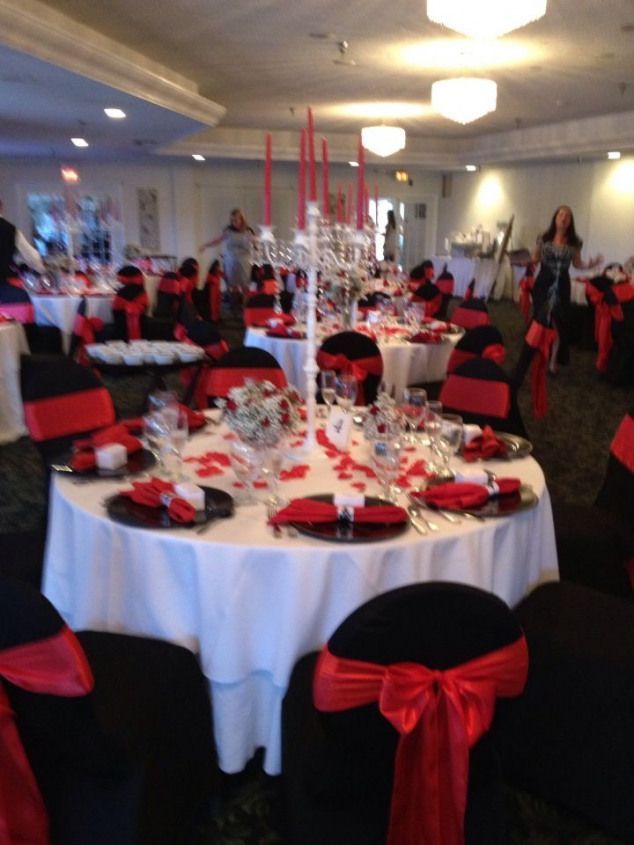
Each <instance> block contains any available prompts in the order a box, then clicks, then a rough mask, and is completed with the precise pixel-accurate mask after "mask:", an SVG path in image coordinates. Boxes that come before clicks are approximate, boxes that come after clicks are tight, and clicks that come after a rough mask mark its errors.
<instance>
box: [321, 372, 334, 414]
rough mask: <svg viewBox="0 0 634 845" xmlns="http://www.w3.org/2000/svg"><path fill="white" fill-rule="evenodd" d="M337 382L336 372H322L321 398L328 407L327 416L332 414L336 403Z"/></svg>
mask: <svg viewBox="0 0 634 845" xmlns="http://www.w3.org/2000/svg"><path fill="white" fill-rule="evenodd" d="M336 381H337V373H336V372H335V371H334V370H321V372H320V373H319V386H320V389H321V398H322V399H323V400H324V402H325V403H326V405H328V411H327V412H326V415H328V414H329V413H330V409H331V408H332V406H333V404H334V402H335V385H336Z"/></svg>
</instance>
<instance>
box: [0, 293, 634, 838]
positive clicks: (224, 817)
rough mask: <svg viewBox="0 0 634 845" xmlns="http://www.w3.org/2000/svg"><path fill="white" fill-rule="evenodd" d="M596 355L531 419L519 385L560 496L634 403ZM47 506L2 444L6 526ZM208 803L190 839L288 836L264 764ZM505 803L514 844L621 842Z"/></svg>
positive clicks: (542, 810) (514, 322)
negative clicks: (599, 367)
mask: <svg viewBox="0 0 634 845" xmlns="http://www.w3.org/2000/svg"><path fill="white" fill-rule="evenodd" d="M490 313H491V317H492V320H493V322H494V324H495V325H496V326H497V327H498V328H499V329H500V330H501V331H502V334H503V336H504V340H505V344H506V347H507V363H506V366H507V368H508V369H509V370H510V369H511V368H512V366H513V364H514V363H515V361H516V360H517V357H518V354H519V349H520V346H521V341H522V336H523V320H522V317H521V314H520V312H519V309H518V308H517V306H516V305H514V304H513V303H510V302H507V301H504V302H499V303H495V302H494V303H491V304H490ZM586 329H587V326H586ZM222 330H223V333H224V335H225V337H226V339H227V341H228V342H229V344H230V345H231V346H234V345H237V344H238V343H240V342H241V340H242V335H243V328H242V326H241V325H240V324H239V322H238V321H236V320H235V319H232V318H230V317H229V316H227V317H226V319H225V321H224V323H223V325H222ZM586 334H587V332H586ZM595 354H596V353H595V352H593V351H592V350H590V349H584V348H580V347H575V348H573V349H572V355H571V364H570V365H569V366H568V367H565V368H562V369H561V370H560V374H559V375H558V376H557V377H556V378H550V379H549V382H548V401H549V412H548V415H547V416H546V418H545V419H544V420H541V421H535V420H534V419H533V417H532V413H531V410H530V395H529V385H528V380H527V381H526V383H525V385H524V386H523V388H522V390H521V391H520V396H519V402H520V408H521V411H522V414H523V417H524V422H525V425H526V428H527V430H528V434H529V438H530V440H531V441H532V443H533V445H534V456H535V458H536V459H537V460H538V461H539V462H540V463H541V465H542V467H543V469H544V472H545V474H546V479H547V483H548V487H549V490H550V493H551V496H552V497H553V499H562V500H566V501H570V502H574V503H579V504H590V503H591V502H592V500H593V498H594V496H595V494H596V492H597V490H598V488H599V485H600V482H601V479H602V476H603V472H604V469H605V463H606V459H607V454H608V448H609V443H610V440H611V438H612V435H613V433H614V431H615V429H616V427H617V425H618V423H619V422H620V420H621V418H622V417H623V415H624V414H625V413H626V411H627V410H628V409H629V407H630V406H631V405H632V404H633V402H632V399H633V391H632V389H631V388H615V387H612V386H610V385H608V384H607V383H606V382H605V381H602V380H601V379H600V378H599V377H598V376H597V374H596V371H595V369H594V359H595ZM108 387H109V388H110V389H111V391H112V394H113V396H114V399H115V403H116V405H117V409H118V411H119V413H120V414H121V415H129V414H131V413H135V412H136V405H137V403H138V396H139V391H140V390H141V389H143V385H141V384H140V383H139V382H138V381H137V380H136V379H130V378H126V379H119V380H116V381H114V380H110V381H108ZM44 507H45V497H44V481H43V473H42V470H41V466H40V462H39V458H38V455H37V453H36V451H35V449H34V448H33V446H32V445H31V443H30V442H29V440H28V438H23V439H22V440H20V441H19V442H18V443H14V444H9V445H6V446H1V447H0V531H10V530H15V529H16V528H18V527H22V528H26V527H35V526H38V525H42V524H43V521H44ZM210 806H211V821H210V823H209V824H208V825H207V826H205V828H204V829H202V830H201V831H200V835H199V837H198V841H197V842H196V843H192V845H274V843H281V842H283V837H282V825H281V823H280V819H281V811H280V784H279V779H277V778H269V777H266V776H265V775H263V774H262V773H261V771H260V770H259V768H258V766H257V763H256V764H254V765H253V766H251V767H249V768H248V769H247V770H246V771H245V773H243V774H242V775H241V776H238V777H232V778H227V783H226V789H225V791H224V793H223V795H222V796H220V798H215V799H214V801H213V802H211V804H210ZM508 808H509V818H510V824H511V831H510V841H511V843H512V845H618V842H617V841H616V840H615V839H613V838H610V837H608V836H607V835H605V834H603V833H602V832H600V831H597V830H594V829H593V828H591V827H589V826H587V825H586V824H585V823H584V822H583V821H582V820H580V819H576V818H572V817H570V816H569V815H568V814H566V813H563V812H561V811H560V810H558V809H557V808H555V807H552V806H551V805H548V804H547V803H546V802H544V801H542V800H540V799H538V798H535V797H534V796H529V795H525V794H523V793H517V792H509V795H508ZM324 845H327V843H324Z"/></svg>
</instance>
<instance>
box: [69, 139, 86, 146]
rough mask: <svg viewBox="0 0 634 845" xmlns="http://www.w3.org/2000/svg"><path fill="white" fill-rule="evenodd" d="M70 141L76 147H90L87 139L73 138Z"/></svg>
mask: <svg viewBox="0 0 634 845" xmlns="http://www.w3.org/2000/svg"><path fill="white" fill-rule="evenodd" d="M70 140H71V142H72V143H73V144H74V145H75V146H76V147H87V146H88V141H87V140H86V139H85V138H71V139H70Z"/></svg>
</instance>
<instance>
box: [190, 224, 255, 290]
mask: <svg viewBox="0 0 634 845" xmlns="http://www.w3.org/2000/svg"><path fill="white" fill-rule="evenodd" d="M254 240H255V232H254V231H253V229H252V228H251V227H250V226H249V225H248V223H247V221H246V218H245V216H244V213H243V212H242V210H241V209H240V208H234V209H233V211H232V212H231V219H230V222H229V225H228V226H225V228H224V229H223V230H222V234H220V235H219V236H218V237H217V238H213V240H211V241H208V242H207V243H205V244H203V245H202V246H201V247H200V250H199V252H202V251H203V250H204V249H207V247H212V246H218V244H222V264H223V267H224V276H225V280H226V283H227V287H228V288H229V291H230V292H231V294H232V297H233V298H234V301H235V300H238V299H241V298H242V297H243V296H244V294H245V293H246V292H247V291H248V290H249V284H250V282H251V263H252V248H253V242H254Z"/></svg>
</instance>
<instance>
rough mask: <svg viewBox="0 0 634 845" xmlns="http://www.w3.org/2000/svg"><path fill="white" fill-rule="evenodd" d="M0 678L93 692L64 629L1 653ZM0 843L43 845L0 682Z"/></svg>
mask: <svg viewBox="0 0 634 845" xmlns="http://www.w3.org/2000/svg"><path fill="white" fill-rule="evenodd" d="M0 676H1V677H3V678H5V679H6V680H7V681H10V683H12V684H15V685H16V686H18V687H21V688H22V689H25V690H29V691H30V692H39V693H47V694H50V695H60V696H67V697H73V696H82V695H86V694H87V693H89V692H90V691H91V690H92V688H93V678H92V674H91V672H90V667H89V665H88V662H87V661H86V657H85V656H84V653H83V651H82V649H81V646H80V645H79V643H78V641H77V639H76V638H75V635H74V634H73V632H72V631H71V630H70V629H69V628H67V627H66V626H64V627H63V628H62V629H61V630H60V631H59V633H57V634H55V635H54V636H52V637H48V638H47V639H43V640H37V641H36V642H31V643H27V644H26V645H18V646H14V647H12V648H6V649H3V650H2V651H0ZM0 842H1V843H2V845H20V843H22V845H27V843H28V845H48V843H49V836H48V819H47V816H46V808H45V806H44V802H43V800H42V796H41V795H40V791H39V789H38V786H37V783H36V781H35V777H34V776H33V772H32V771H31V766H30V765H29V761H28V759H27V756H26V754H25V752H24V748H23V746H22V741H21V740H20V736H19V734H18V731H17V728H16V725H15V720H14V715H13V711H12V710H11V706H10V703H9V699H8V697H7V694H6V692H5V689H4V687H3V686H2V684H1V683H0Z"/></svg>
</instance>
